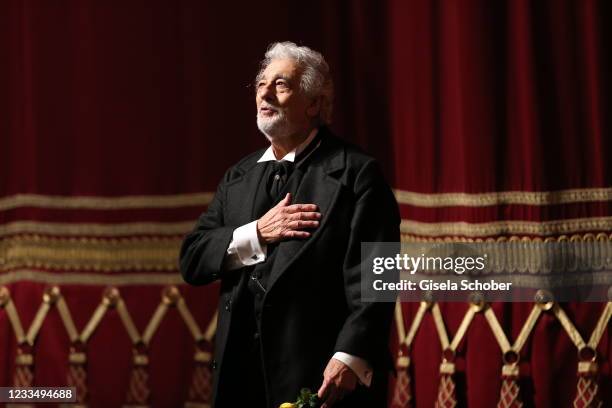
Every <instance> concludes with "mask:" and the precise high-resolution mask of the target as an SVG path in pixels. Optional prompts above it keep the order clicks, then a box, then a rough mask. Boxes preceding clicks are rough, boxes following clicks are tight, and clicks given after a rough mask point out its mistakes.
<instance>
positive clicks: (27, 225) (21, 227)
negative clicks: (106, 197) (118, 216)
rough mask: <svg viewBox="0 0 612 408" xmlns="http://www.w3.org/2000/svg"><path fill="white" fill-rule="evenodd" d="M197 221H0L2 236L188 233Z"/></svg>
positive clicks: (107, 235)
mask: <svg viewBox="0 0 612 408" xmlns="http://www.w3.org/2000/svg"><path fill="white" fill-rule="evenodd" d="M194 224H195V221H185V222H126V223H118V224H97V223H68V222H39V221H15V222H10V223H7V224H2V225H0V237H1V236H6V235H22V234H33V235H64V236H98V237H120V236H134V235H184V234H186V233H187V232H189V231H191V229H192V228H193V226H194Z"/></svg>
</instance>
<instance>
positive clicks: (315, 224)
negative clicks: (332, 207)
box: [289, 220, 319, 230]
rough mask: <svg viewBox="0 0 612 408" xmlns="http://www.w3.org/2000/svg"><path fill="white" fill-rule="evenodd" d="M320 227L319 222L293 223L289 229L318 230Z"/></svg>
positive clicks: (300, 221)
mask: <svg viewBox="0 0 612 408" xmlns="http://www.w3.org/2000/svg"><path fill="white" fill-rule="evenodd" d="M318 226H319V221H302V220H297V221H291V222H290V223H289V228H291V229H292V230H299V229H300V228H316V227H318Z"/></svg>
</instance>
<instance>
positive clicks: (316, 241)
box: [180, 128, 400, 408]
mask: <svg viewBox="0 0 612 408" xmlns="http://www.w3.org/2000/svg"><path fill="white" fill-rule="evenodd" d="M320 132H321V133H322V142H321V145H320V146H319V148H317V149H316V150H315V152H314V153H313V154H312V156H311V158H310V159H309V160H310V164H309V165H308V166H307V168H306V169H305V170H303V174H301V176H302V181H301V184H300V185H299V188H298V189H297V191H295V192H294V194H293V196H294V199H293V201H292V203H314V204H316V205H318V206H319V211H320V212H321V214H322V219H321V222H320V225H319V227H318V228H317V229H315V230H314V231H313V234H312V236H311V237H310V238H308V239H305V240H289V241H284V242H282V243H280V244H279V246H278V247H277V249H276V251H277V253H276V260H275V262H274V265H273V267H272V269H271V271H270V275H269V278H268V282H267V289H268V290H267V293H266V295H265V297H264V299H263V312H262V316H261V344H262V350H263V351H262V353H263V358H264V366H265V378H266V385H267V390H268V398H269V402H270V404H271V405H270V406H271V407H274V408H277V407H278V405H279V404H280V403H281V402H286V401H294V400H295V398H296V396H297V395H298V392H299V390H300V388H302V387H309V388H311V389H312V390H313V391H315V392H316V390H317V389H318V388H319V386H320V385H321V382H322V374H323V370H324V368H325V366H326V365H327V363H328V361H329V359H330V358H331V357H332V355H333V354H334V352H336V351H343V352H346V353H349V354H352V355H355V356H359V357H362V358H364V359H365V360H367V361H368V362H369V363H370V364H371V365H372V367H373V369H374V379H373V384H372V387H371V388H369V389H368V388H366V387H363V386H359V387H358V390H357V391H356V392H355V393H353V394H352V395H350V396H349V397H347V398H345V401H344V403H343V405H344V406H350V407H368V408H378V407H384V406H386V386H387V384H386V378H387V375H388V369H389V362H390V357H389V352H388V340H389V332H390V325H391V320H392V316H393V307H394V305H393V304H392V303H362V302H361V301H360V293H361V292H360V291H361V287H360V279H361V278H360V274H361V270H360V268H361V265H360V264H361V242H371V241H379V242H381V241H392V242H398V241H399V238H400V236H399V222H400V217H399V213H398V208H397V203H396V201H395V198H394V197H393V194H392V192H391V190H390V188H389V186H388V185H387V184H386V183H385V181H384V179H383V176H382V174H381V172H380V169H379V166H378V165H377V163H376V161H375V160H374V159H372V158H371V157H369V156H367V155H366V154H364V153H363V152H361V151H360V150H359V149H358V148H356V147H354V146H351V145H349V144H347V143H345V142H343V141H341V140H340V139H338V138H336V137H335V136H333V135H332V134H331V133H330V132H329V131H328V130H327V129H326V128H321V129H320ZM262 154H263V150H261V151H258V152H255V153H254V154H252V155H250V156H248V157H246V158H244V159H243V160H242V161H240V162H239V163H238V164H236V165H235V166H233V167H232V168H230V169H229V170H228V171H227V172H226V174H225V177H224V178H223V180H222V182H221V183H220V185H219V187H218V189H217V192H216V194H215V197H214V199H213V201H212V202H211V204H210V206H209V207H208V211H206V212H205V213H204V214H203V215H202V216H201V217H200V219H199V221H198V223H197V225H196V227H195V229H194V230H193V232H191V233H190V234H189V235H188V236H187V237H186V239H185V241H184V243H183V246H182V249H181V258H180V265H181V272H182V275H183V278H184V279H185V281H187V282H188V283H190V284H194V285H203V284H208V283H211V282H214V281H217V280H220V281H221V293H220V299H219V320H218V326H217V332H216V340H215V363H214V367H215V373H214V374H215V381H214V395H215V405H214V406H215V407H233V406H235V405H234V404H236V401H238V400H237V399H236V398H237V397H236V395H238V394H240V390H241V389H244V387H245V385H244V384H243V383H238V377H239V375H238V373H239V372H240V371H241V370H242V371H243V370H244V367H243V365H244V361H245V356H244V354H243V353H244V347H243V344H242V343H243V342H246V339H244V338H242V339H241V336H242V335H241V333H240V327H241V326H242V325H243V323H244V320H243V319H245V318H247V317H245V316H243V315H241V313H240V310H241V300H242V299H244V298H245V295H244V293H245V291H246V290H247V289H246V282H247V279H246V278H247V276H246V275H248V273H246V272H245V270H246V269H248V268H242V269H239V270H235V271H224V270H223V269H222V263H223V259H224V256H225V253H226V250H227V248H228V246H229V243H230V241H231V239H232V233H233V231H234V229H236V228H237V227H239V226H241V225H244V224H246V223H249V222H251V221H253V220H254V217H253V214H252V212H253V208H252V207H253V204H252V203H253V200H254V197H255V193H256V191H257V188H258V187H257V186H258V183H259V182H260V181H261V178H262V173H263V168H264V166H262V165H257V160H258V159H259V157H261V155H262ZM295 171H302V170H299V169H296V170H295ZM245 344H246V343H245ZM241 364H242V366H241Z"/></svg>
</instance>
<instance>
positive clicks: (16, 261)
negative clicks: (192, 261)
mask: <svg viewBox="0 0 612 408" xmlns="http://www.w3.org/2000/svg"><path fill="white" fill-rule="evenodd" d="M180 245H181V238H156V237H146V238H123V239H97V238H62V239H60V238H50V237H42V236H37V235H32V236H29V235H25V236H16V237H10V238H6V239H4V240H1V241H0V272H1V271H9V270H12V269H31V268H35V269H38V268H43V269H54V270H65V271H71V270H94V271H103V272H113V271H127V270H154V271H176V270H177V269H178V254H179V248H180Z"/></svg>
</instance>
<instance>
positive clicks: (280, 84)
mask: <svg viewBox="0 0 612 408" xmlns="http://www.w3.org/2000/svg"><path fill="white" fill-rule="evenodd" d="M276 86H279V87H281V88H286V87H287V83H286V82H285V81H276Z"/></svg>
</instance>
